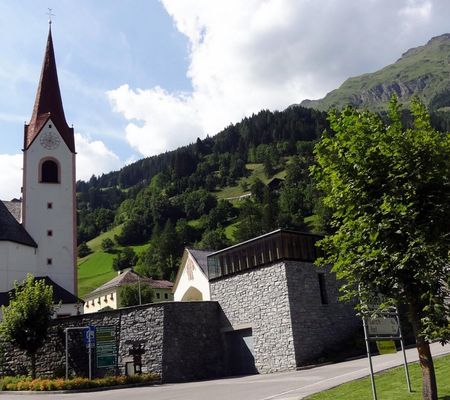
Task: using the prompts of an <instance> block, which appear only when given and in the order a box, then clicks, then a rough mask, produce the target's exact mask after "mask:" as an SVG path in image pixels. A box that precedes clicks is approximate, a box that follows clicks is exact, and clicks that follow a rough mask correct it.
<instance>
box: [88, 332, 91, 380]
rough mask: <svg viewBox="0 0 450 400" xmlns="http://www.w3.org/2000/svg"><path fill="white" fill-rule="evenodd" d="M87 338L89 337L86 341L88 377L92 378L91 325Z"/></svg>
mask: <svg viewBox="0 0 450 400" xmlns="http://www.w3.org/2000/svg"><path fill="white" fill-rule="evenodd" d="M88 338H89V342H88V346H89V379H92V357H91V341H92V337H91V325H89V331H88Z"/></svg>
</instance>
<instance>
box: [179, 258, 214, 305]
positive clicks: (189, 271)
mask: <svg viewBox="0 0 450 400" xmlns="http://www.w3.org/2000/svg"><path fill="white" fill-rule="evenodd" d="M192 288H194V290H193V289H192ZM195 289H196V290H198V292H200V293H201V297H202V298H201V299H199V298H198V296H195V295H194V296H191V294H195V293H197V292H196V290H195ZM197 295H198V293H197ZM173 299H174V301H187V300H211V295H210V289H209V281H208V278H207V277H206V276H205V274H204V273H203V271H202V270H201V269H200V267H199V266H198V265H197V263H196V262H195V260H194V258H193V257H192V256H191V255H190V254H189V255H188V257H187V259H186V264H185V265H184V267H183V272H182V274H181V276H180V278H179V280H178V282H177V283H176V288H175V291H174V295H173Z"/></svg>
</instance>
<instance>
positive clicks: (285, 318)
mask: <svg viewBox="0 0 450 400" xmlns="http://www.w3.org/2000/svg"><path fill="white" fill-rule="evenodd" d="M211 299H212V300H214V301H217V302H218V303H219V304H220V306H221V308H222V310H223V313H224V317H223V319H222V330H223V331H224V330H226V329H227V328H229V329H241V328H248V327H251V328H252V333H253V345H254V356H255V367H256V369H257V371H258V372H262V373H267V372H274V371H282V370H287V369H292V368H295V366H296V362H295V348H294V340H293V334H292V322H291V312H290V307H289V306H290V304H289V298H288V287H287V281H286V272H285V267H284V264H283V263H278V264H274V265H270V266H266V267H262V268H257V269H251V270H247V271H245V272H244V273H241V274H237V275H232V276H227V277H224V278H220V279H217V280H214V281H211Z"/></svg>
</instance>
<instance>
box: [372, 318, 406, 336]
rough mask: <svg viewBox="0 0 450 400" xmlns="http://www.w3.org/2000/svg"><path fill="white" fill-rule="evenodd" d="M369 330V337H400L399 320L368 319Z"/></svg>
mask: <svg viewBox="0 0 450 400" xmlns="http://www.w3.org/2000/svg"><path fill="white" fill-rule="evenodd" d="M367 330H368V332H367V333H368V334H369V336H398V322H397V318H395V317H377V318H367Z"/></svg>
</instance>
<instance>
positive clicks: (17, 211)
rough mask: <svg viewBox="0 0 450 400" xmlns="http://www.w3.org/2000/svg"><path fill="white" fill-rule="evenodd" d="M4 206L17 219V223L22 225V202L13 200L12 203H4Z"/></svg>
mask: <svg viewBox="0 0 450 400" xmlns="http://www.w3.org/2000/svg"><path fill="white" fill-rule="evenodd" d="M3 204H4V205H5V206H6V208H7V209H8V211H9V212H10V213H11V214H12V216H13V217H14V218H15V219H16V221H17V222H19V223H20V219H21V216H22V202H21V201H20V200H18V199H12V200H11V201H4V202H3Z"/></svg>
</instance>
